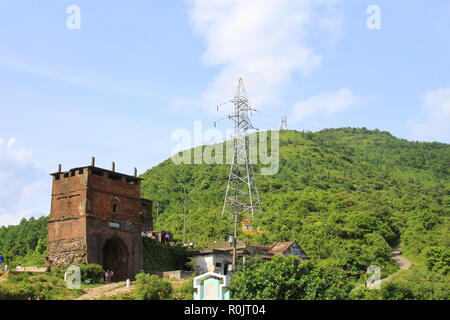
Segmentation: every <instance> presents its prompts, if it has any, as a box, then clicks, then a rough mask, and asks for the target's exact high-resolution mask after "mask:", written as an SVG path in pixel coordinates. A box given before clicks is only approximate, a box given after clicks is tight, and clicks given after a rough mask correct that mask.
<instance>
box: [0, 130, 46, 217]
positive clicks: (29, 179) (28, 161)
mask: <svg viewBox="0 0 450 320" xmlns="http://www.w3.org/2000/svg"><path fill="white" fill-rule="evenodd" d="M0 141H7V142H6V143H0V226H1V225H9V224H17V223H19V222H20V219H22V218H29V217H31V216H35V217H39V216H42V215H47V214H48V213H49V203H50V198H49V195H50V187H51V182H50V181H51V180H49V177H48V174H47V173H46V172H44V171H43V170H42V169H40V168H39V166H38V162H37V161H35V160H34V158H33V156H32V152H31V150H30V149H28V148H26V147H23V146H20V145H19V146H16V145H17V141H16V139H15V138H10V139H1V138H0Z"/></svg>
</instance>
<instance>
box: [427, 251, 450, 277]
mask: <svg viewBox="0 0 450 320" xmlns="http://www.w3.org/2000/svg"><path fill="white" fill-rule="evenodd" d="M423 255H424V257H425V264H426V266H427V268H428V270H430V271H434V272H438V273H441V274H448V273H450V249H448V248H445V247H437V246H434V247H427V248H425V250H424V252H423Z"/></svg>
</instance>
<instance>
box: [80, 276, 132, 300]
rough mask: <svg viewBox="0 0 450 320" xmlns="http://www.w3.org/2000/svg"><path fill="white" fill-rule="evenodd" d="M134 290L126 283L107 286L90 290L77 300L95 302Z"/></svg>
mask: <svg viewBox="0 0 450 320" xmlns="http://www.w3.org/2000/svg"><path fill="white" fill-rule="evenodd" d="M131 290H133V288H132V287H130V288H127V287H126V283H125V281H122V282H115V283H109V284H105V285H103V286H99V287H95V288H89V289H87V292H86V293H85V294H83V295H82V296H80V297H78V298H76V299H75V300H94V299H98V298H102V297H110V296H113V295H116V294H119V293H125V292H129V291H131Z"/></svg>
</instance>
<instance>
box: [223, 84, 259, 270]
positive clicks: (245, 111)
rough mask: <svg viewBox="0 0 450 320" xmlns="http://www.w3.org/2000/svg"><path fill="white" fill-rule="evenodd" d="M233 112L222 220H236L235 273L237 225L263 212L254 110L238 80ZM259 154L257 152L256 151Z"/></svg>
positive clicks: (235, 238) (234, 265)
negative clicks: (254, 158)
mask: <svg viewBox="0 0 450 320" xmlns="http://www.w3.org/2000/svg"><path fill="white" fill-rule="evenodd" d="M231 102H232V103H233V105H234V111H233V113H231V114H230V115H228V116H227V117H228V119H230V120H233V122H234V137H233V143H234V144H233V148H234V152H233V161H232V163H231V167H230V174H229V178H228V185H227V191H226V193H225V199H224V202H223V208H222V217H223V216H224V215H226V214H228V215H231V216H233V217H234V238H233V271H234V270H235V267H236V242H237V226H238V223H239V221H240V217H241V216H243V215H250V216H251V217H254V215H255V212H256V211H259V212H261V205H260V200H259V194H258V189H257V187H256V181H255V178H254V174H253V165H252V163H250V161H249V138H248V135H249V130H251V129H255V128H254V127H253V124H252V122H251V121H250V115H251V113H252V112H253V111H256V110H254V109H252V108H251V107H250V105H249V102H248V99H247V93H246V92H245V88H244V82H243V80H242V79H239V84H238V87H237V89H236V94H235V96H234V99H233V100H231ZM255 151H256V150H255Z"/></svg>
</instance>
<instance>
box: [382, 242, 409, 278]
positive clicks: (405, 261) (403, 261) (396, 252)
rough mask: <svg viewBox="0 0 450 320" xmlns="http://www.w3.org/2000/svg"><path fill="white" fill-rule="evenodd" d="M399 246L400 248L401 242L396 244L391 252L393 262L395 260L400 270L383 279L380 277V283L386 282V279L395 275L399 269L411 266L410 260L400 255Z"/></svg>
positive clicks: (406, 268)
mask: <svg viewBox="0 0 450 320" xmlns="http://www.w3.org/2000/svg"><path fill="white" fill-rule="evenodd" d="M401 248H402V244H401V243H400V244H398V245H396V246H395V247H394V248H393V249H392V252H391V256H392V259H393V260H395V262H397V263H398V264H399V265H400V270H399V271H397V272H396V273H394V274H391V275H390V276H388V277H386V278H384V279H381V281H380V284H382V283H383V282H386V281H388V280H390V279H392V277H393V276H395V275H397V274H398V273H399V272H400V271H402V270H408V269H409V268H411V266H412V264H413V263H412V261H411V260H409V259H407V258H405V257H404V256H402V255H401V254H400V250H401Z"/></svg>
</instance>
